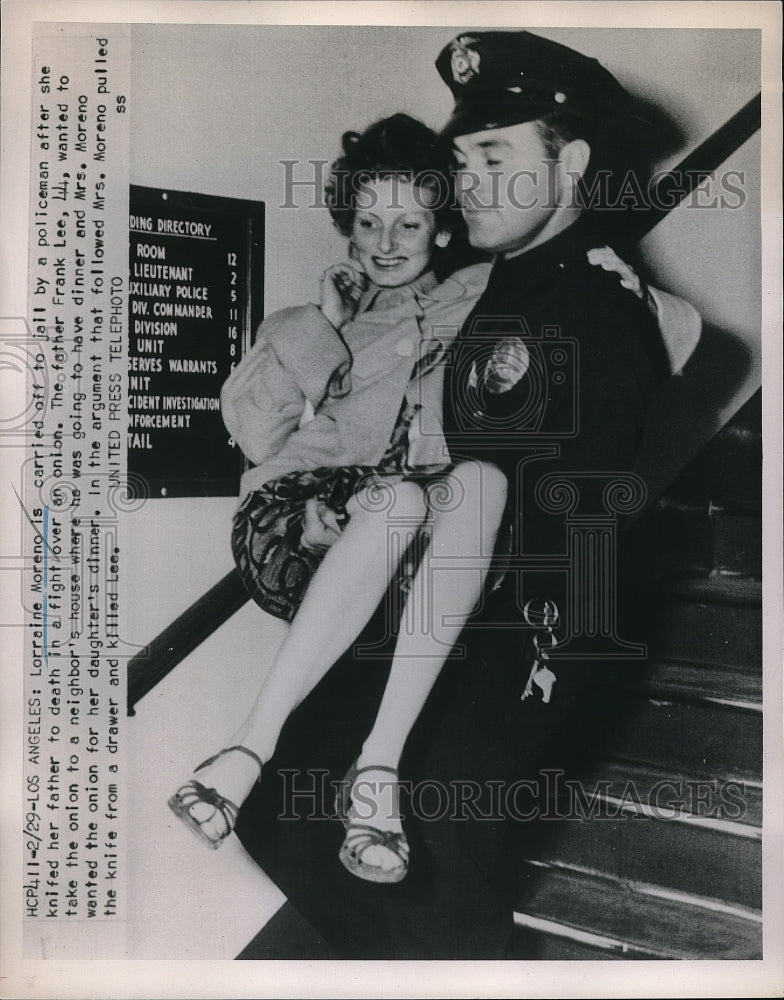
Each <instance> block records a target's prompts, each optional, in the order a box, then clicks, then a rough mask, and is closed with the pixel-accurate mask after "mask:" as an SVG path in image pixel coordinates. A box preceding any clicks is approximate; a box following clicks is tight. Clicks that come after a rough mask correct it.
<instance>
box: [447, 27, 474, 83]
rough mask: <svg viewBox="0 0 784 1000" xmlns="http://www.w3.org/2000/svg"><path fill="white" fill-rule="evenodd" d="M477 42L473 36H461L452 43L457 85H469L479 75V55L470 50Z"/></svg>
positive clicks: (453, 69) (453, 67)
mask: <svg viewBox="0 0 784 1000" xmlns="http://www.w3.org/2000/svg"><path fill="white" fill-rule="evenodd" d="M475 42H476V39H475V38H472V37H471V35H459V36H458V37H457V38H456V39H455V40H454V42H452V77H453V79H454V81H455V83H468V81H469V80H471V79H473V78H474V77H475V76H476V75H477V74H478V73H479V53H478V52H477V51H476V49H471V48H468V46H469V45H473V44H474V43H475Z"/></svg>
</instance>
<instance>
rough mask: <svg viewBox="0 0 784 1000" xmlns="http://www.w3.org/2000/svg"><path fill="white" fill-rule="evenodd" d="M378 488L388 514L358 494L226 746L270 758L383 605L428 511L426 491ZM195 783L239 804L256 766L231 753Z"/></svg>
mask: <svg viewBox="0 0 784 1000" xmlns="http://www.w3.org/2000/svg"><path fill="white" fill-rule="evenodd" d="M381 490H382V491H387V490H392V491H394V502H393V504H392V505H391V510H390V509H387V508H389V504H386V505H383V506H384V509H374V504H373V502H372V498H370V499H363V498H362V496H360V498H359V503H358V504H357V505H356V506H355V512H354V513H353V514H352V516H351V519H350V521H349V522H348V524H347V525H346V527H345V529H344V530H343V533H342V535H341V536H340V538H338V540H337V541H336V542H335V543H334V545H333V546H332V547H331V548H330V549H329V550H328V551H327V553H326V555H325V556H324V561H323V562H322V563H321V565H320V566H319V568H318V570H317V572H316V573H315V575H314V577H313V579H312V581H311V582H310V585H309V587H308V589H307V592H306V594H305V598H304V600H303V602H302V605H301V607H300V609H299V611H298V613H297V615H296V617H295V618H294V621H293V622H292V623H291V627H290V628H289V631H288V634H287V635H286V638H285V639H284V641H283V643H282V645H281V647H280V649H279V651H278V654H277V656H276V657H275V661H274V663H273V664H272V667H271V668H270V671H269V673H268V675H267V677H266V679H265V680H264V683H263V684H262V686H261V689H260V691H259V692H258V694H257V696H256V699H255V701H254V703H253V705H252V707H251V710H250V712H249V713H248V716H247V718H246V720H245V721H244V723H243V724H242V725H241V726H240V728H239V729H238V730H237V731H236V732H235V733H234V734H233V736H232V737H231V739H230V740H229V741H228V742H227V746H234V745H240V746H245V747H247V748H248V749H249V750H252V751H253V752H254V753H256V754H257V755H258V756H259V757H260V758H261V760H262V761H267V760H269V758H270V757H271V756H272V754H273V752H274V750H275V746H276V744H277V741H278V737H279V735H280V731H281V729H282V728H283V724H284V723H285V721H286V719H287V718H288V717H289V715H290V714H291V712H292V711H293V709H294V708H296V706H297V705H298V704H299V703H300V702H301V701H302V700H303V699H304V698H305V697H306V696H307V695H308V693H309V692H310V691H311V690H312V689H313V688H314V687H315V686H316V684H317V683H318V682H319V681H320V680H321V678H322V677H323V676H324V675H325V674H326V673H327V671H328V670H329V668H330V667H331V666H332V665H333V664H334V663H335V662H336V661H337V660H338V659H339V658H340V657H341V656H342V655H343V653H344V652H345V651H346V650H347V649H348V647H349V646H350V645H351V643H352V642H353V641H354V639H356V637H357V636H358V635H359V633H360V632H361V631H362V629H363V628H364V626H365V625H366V624H367V622H368V621H369V620H370V617H371V615H372V614H373V612H374V611H375V610H376V608H377V607H378V604H379V602H380V600H381V598H382V597H383V594H384V591H385V590H386V588H387V587H388V585H389V582H390V580H391V578H392V576H393V574H394V572H395V570H396V568H397V564H398V562H399V561H400V557H401V556H402V555H403V553H404V552H405V550H406V548H407V546H408V544H409V542H410V540H411V538H412V537H413V535H414V534H415V533H416V531H417V530H418V529H419V527H420V526H421V524H422V522H423V521H424V518H425V516H426V513H427V511H426V507H425V502H424V497H423V495H422V491H421V489H420V488H419V487H418V486H416V485H415V484H414V483H398V484H397V485H394V486H392V485H388V484H385V485H384V486H382V487H381ZM388 495H389V494H388ZM375 506H376V507H378V505H375ZM195 778H196V779H197V780H198V781H200V782H201V783H202V784H204V785H206V786H208V787H215V788H217V789H218V790H219V791H220V793H221V794H222V795H224V796H225V797H226V798H228V799H229V800H230V801H232V802H234V803H235V804H236V805H240V804H241V803H242V802H243V801H244V799H245V798H246V797H247V795H248V793H249V792H250V790H251V788H252V787H253V784H254V782H255V781H256V779H257V778H258V766H257V764H256V763H255V762H254V761H253V760H252V759H251V758H250V757H248V756H247V755H246V754H241V753H232V754H226V755H224V756H222V757H220V758H218V760H217V761H215V763H214V764H211V765H210V766H209V767H208V768H205V769H204V770H202V771H199V772H197V773H196V774H195ZM200 808H201V807H194V810H193V812H194V818H196V819H197V820H199V821H202V820H204V821H205V822H209V820H208V817H209V815H210V814H211V813H212V807H211V806H209V805H205V806H204V807H203V809H202V814H201V815H199V813H198V812H197V809H200ZM214 823H215V825H216V833H217V834H219V833H220V829H221V827H222V821H221V820H220V818H219V817H216V818H215V820H214ZM205 832H208V829H207V828H205Z"/></svg>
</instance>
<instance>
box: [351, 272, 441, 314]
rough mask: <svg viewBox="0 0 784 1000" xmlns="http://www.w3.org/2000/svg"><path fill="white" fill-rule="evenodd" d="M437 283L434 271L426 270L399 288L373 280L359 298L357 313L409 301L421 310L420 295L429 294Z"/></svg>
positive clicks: (397, 305) (373, 310)
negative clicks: (383, 285)
mask: <svg viewBox="0 0 784 1000" xmlns="http://www.w3.org/2000/svg"><path fill="white" fill-rule="evenodd" d="M437 284H438V278H437V277H436V276H435V274H434V273H433V272H432V271H425V273H424V274H421V275H420V276H419V277H418V278H417V279H416V280H415V281H412V282H410V283H409V284H408V285H401V286H399V287H398V288H382V287H381V286H380V285H375V284H373V283H372V282H371V283H370V285H369V287H368V288H367V289H366V291H365V292H363V294H362V297H361V299H360V300H359V306H358V308H357V315H359V314H360V313H366V312H370V313H374V312H381V311H382V310H385V309H397V308H399V307H401V306H406V305H408V304H409V303H410V304H411V306H412V307H413V309H412V311H413V312H419V311H421V308H420V306H419V297H420V296H424V295H428V294H429V293H430V292H432V291H433V289H434V288H435V287H436V285H437Z"/></svg>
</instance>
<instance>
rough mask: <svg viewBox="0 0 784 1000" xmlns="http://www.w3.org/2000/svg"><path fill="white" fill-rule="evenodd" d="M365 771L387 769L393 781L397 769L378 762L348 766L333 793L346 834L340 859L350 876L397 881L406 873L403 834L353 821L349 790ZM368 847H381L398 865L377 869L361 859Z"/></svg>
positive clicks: (406, 861) (405, 843)
mask: <svg viewBox="0 0 784 1000" xmlns="http://www.w3.org/2000/svg"><path fill="white" fill-rule="evenodd" d="M365 771H387V772H388V773H389V774H393V775H394V776H395V780H396V781H397V771H396V770H395V769H394V768H393V767H385V766H382V765H378V766H374V767H360V768H357V765H356V763H354V764H352V765H351V767H350V768H349V770H348V774H347V775H346V777H345V778H344V779H343V783H342V784H341V785H340V787H339V788H338V791H337V794H336V796H335V809H336V811H337V814H338V817H339V818H340V821H341V822H342V824H343V826H344V827H345V828H346V837H345V839H344V841H343V845H342V846H341V848H340V855H339V857H340V861H341V863H342V864H343V867H344V868H346V869H347V870H348V871H350V872H351V874H352V875H356V876H357V878H361V879H364V880H365V881H366V882H383V883H391V882H400V881H401V880H402V879H403V878H405V876H406V873H407V872H408V854H409V848H408V841H407V840H406V835H405V834H404V833H397V832H395V831H394V830H379V829H378V827H376V826H372V825H371V824H369V823H360V822H357V821H356V820H355V819H354V818H353V803H352V801H351V789H352V788H353V787H354V783H355V782H356V780H357V778H358V777H359V775H360V774H363V773H364V772H365ZM369 847H383V848H384V850H386V851H389V852H390V853H391V854H394V855H395V857H396V858H397V860H398V862H399V864H397V865H395V867H394V868H381V867H380V866H379V865H371V864H368V863H367V862H366V861H363V855H364V853H365V851H366V850H367V849H368V848H369Z"/></svg>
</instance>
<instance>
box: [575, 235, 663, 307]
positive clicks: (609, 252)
mask: <svg viewBox="0 0 784 1000" xmlns="http://www.w3.org/2000/svg"><path fill="white" fill-rule="evenodd" d="M588 263H589V264H594V265H596V266H597V267H601V268H602V269H603V270H605V271H615V273H616V274H618V275H619V276H620V279H621V285H622V286H623V287H624V288H628V289H629V291H631V292H634V294H635V295H636V296H637V298H638V299H641V300H642V301H643V302H648V301H649V296H648V288H647V286H646V285H645V282H643V281H642V280H641V278H640V276H639V275H638V274H637V272H636V271H635V270H634V268H632V267H630V266H629V265H628V264H627V263H626V261H623V260H621V258H620V257H619V256H618V254H617V253H616V252H615V251H614V250H613V249H612V247H595V248H594V249H593V250H589V251H588Z"/></svg>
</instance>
